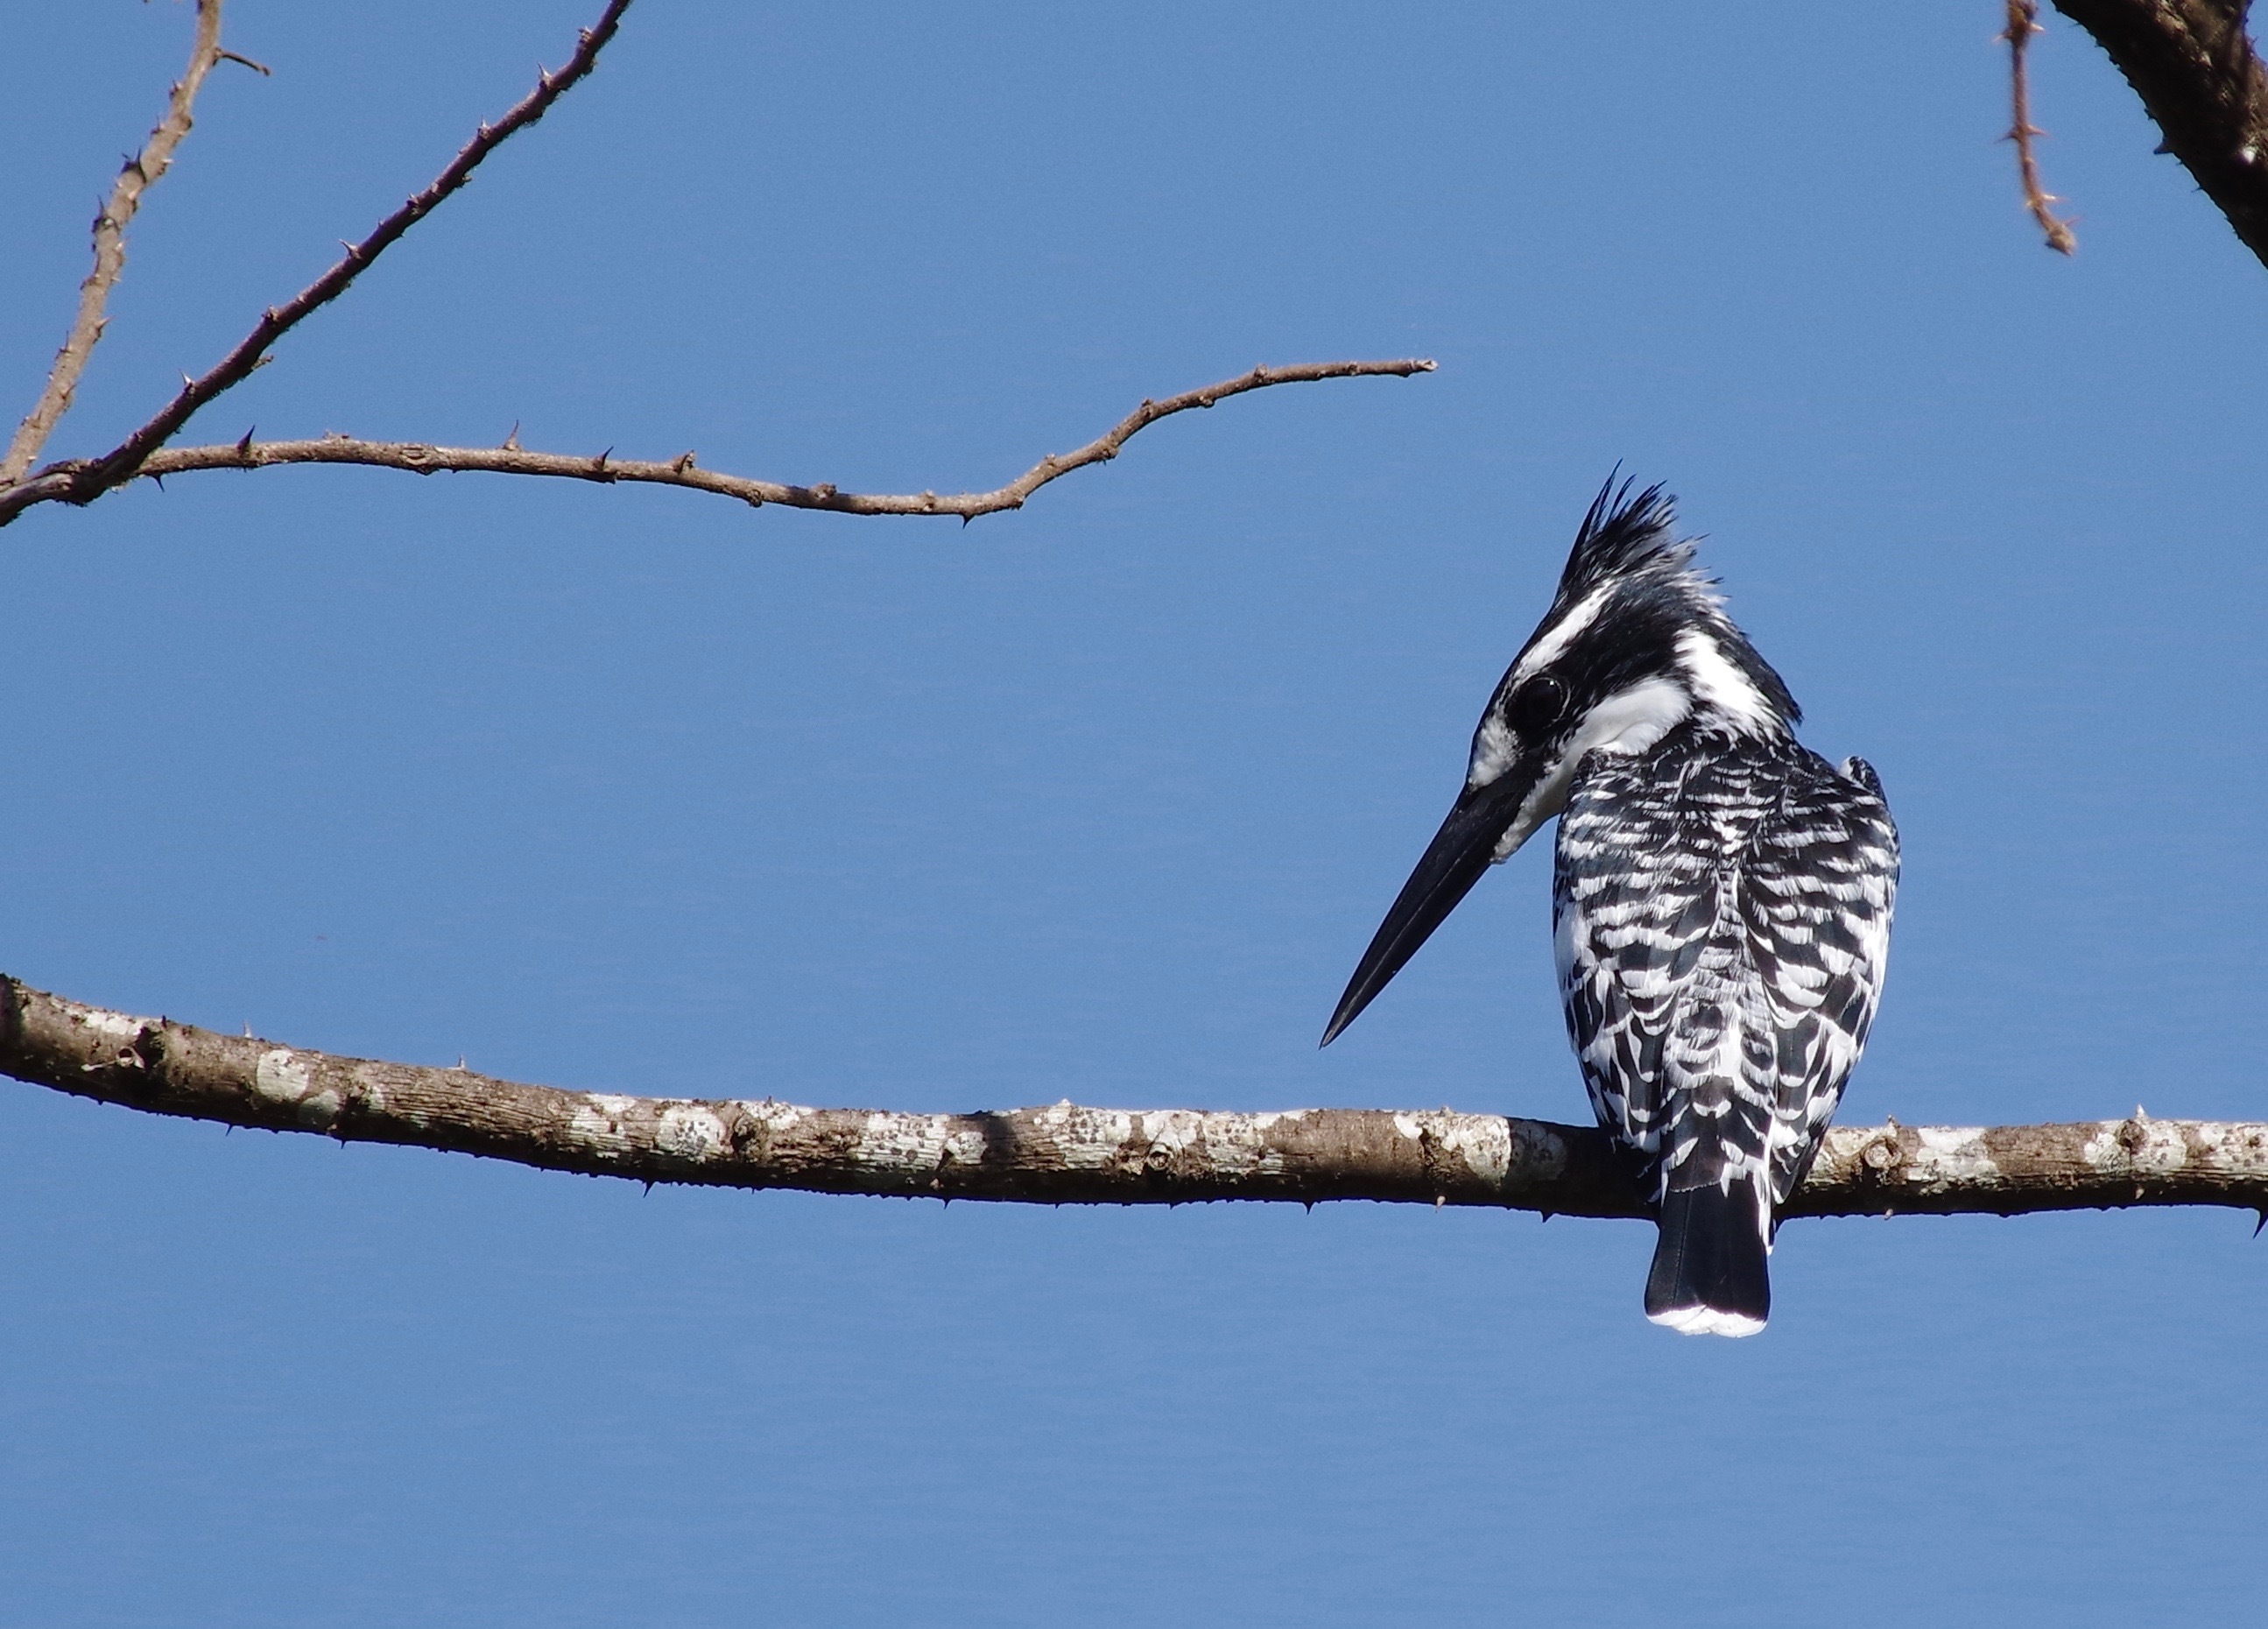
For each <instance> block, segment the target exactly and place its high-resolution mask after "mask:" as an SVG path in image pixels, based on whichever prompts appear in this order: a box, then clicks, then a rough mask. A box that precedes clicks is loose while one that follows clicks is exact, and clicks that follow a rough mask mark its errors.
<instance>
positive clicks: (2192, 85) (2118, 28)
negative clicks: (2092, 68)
mask: <svg viewBox="0 0 2268 1629" xmlns="http://www.w3.org/2000/svg"><path fill="white" fill-rule="evenodd" d="M2055 7H2056V10H2057V11H2061V12H2062V13H2063V14H2064V15H2065V16H2066V17H2068V18H2071V20H2072V21H2073V22H2074V23H2077V24H2078V25H2079V26H2080V27H2081V28H2084V29H2086V30H2087V32H2088V33H2090V34H2092V35H2093V36H2094V37H2095V43H2096V44H2097V45H2099V46H2101V47H2102V48H2103V50H2104V51H2105V52H2107V53H2108V54H2109V55H2110V60H2111V61H2112V62H2113V63H2117V67H2118V71H2119V72H2120V73H2122V74H2124V75H2125V76H2126V83H2127V84H2129V85H2132V86H2133V87H2134V92H2135V94H2136V95H2138V96H2139V97H2140V98H2141V99H2142V105H2143V106H2144V107H2147V108H2148V109H2149V111H2150V117H2151V118H2153V119H2154V120H2156V121H2157V123H2158V129H2159V130H2160V131H2161V132H2162V133H2163V135H2164V136H2165V145H2164V148H2163V149H2162V151H2167V152H2170V153H2172V154H2173V155H2174V156H2175V157H2176V158H2179V159H2180V160H2181V161H2182V163H2183V165H2184V166H2187V167H2188V169H2189V173H2191V175H2192V176H2194V177H2195V178H2196V180H2197V184H2198V186H2199V187H2201V188H2204V189H2205V195H2206V196H2207V197H2209V198H2211V199H2212V200H2213V203H2216V204H2217V205H2219V206H2220V212H2221V213H2222V214H2223V215H2224V216H2226V217H2228V224H2229V225H2231V226H2232V227H2234V228H2235V231H2236V235H2237V237H2238V238H2239V239H2240V240H2242V242H2243V244H2244V247H2247V248H2249V249H2250V250H2251V251H2252V253H2253V254H2255V255H2256V256H2257V257H2258V258H2259V261H2260V262H2261V264H2262V265H2264V266H2268V72H2264V71H2263V70H2262V68H2261V63H2260V56H2259V53H2258V52H2257V51H2256V50H2255V49H2254V48H2253V45H2252V41H2251V38H2250V35H2248V34H2247V33H2246V32H2245V21H2246V13H2247V12H2248V11H2250V0H2055Z"/></svg>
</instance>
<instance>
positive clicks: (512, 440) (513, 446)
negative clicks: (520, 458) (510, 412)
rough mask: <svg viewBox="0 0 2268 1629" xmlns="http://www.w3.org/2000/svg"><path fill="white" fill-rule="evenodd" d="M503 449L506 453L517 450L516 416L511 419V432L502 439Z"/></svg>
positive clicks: (517, 429) (517, 422)
mask: <svg viewBox="0 0 2268 1629" xmlns="http://www.w3.org/2000/svg"><path fill="white" fill-rule="evenodd" d="M503 451H504V452H507V453H517V452H519V420H518V419H516V418H515V419H513V420H512V433H511V434H509V435H507V436H506V437H504V447H503Z"/></svg>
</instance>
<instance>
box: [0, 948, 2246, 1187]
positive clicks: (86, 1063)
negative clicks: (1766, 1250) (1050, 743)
mask: <svg viewBox="0 0 2268 1629" xmlns="http://www.w3.org/2000/svg"><path fill="white" fill-rule="evenodd" d="M0 1072H4V1073H7V1074H10V1075H13V1076H15V1077H16V1078H17V1079H18V1080H27V1081H31V1082H33V1083H34V1084H36V1085H40V1086H46V1087H54V1088H55V1089H56V1090H58V1091H63V1092H69V1093H71V1094H72V1095H77V1096H80V1097H91V1098H94V1099H97V1100H98V1101H100V1102H111V1103H120V1104H123V1105H124V1106H126V1107H128V1108H131V1109H142V1110H144V1111H147V1112H149V1113H153V1114H166V1115H181V1116H187V1117H191V1118H194V1119H200V1120H216V1121H219V1122H221V1123H223V1124H228V1125H241V1126H250V1127H259V1128H263V1129H266V1130H269V1131H307V1132H313V1133H317V1134H320V1135H322V1136H327V1137H333V1138H336V1139H339V1140H340V1141H342V1142H378V1143H401V1144H408V1145H410V1146H417V1147H424V1148H436V1149H444V1150H450V1151H453V1152H456V1153H460V1154H479V1155H482V1156H484V1157H486V1158H490V1159H497V1160H509V1161H513V1162H515V1163H517V1164H520V1165H532V1166H538V1167H541V1168H547V1169H551V1170H563V1171H579V1172H582V1173H585V1175H589V1176H622V1177H629V1178H630V1179H632V1180H635V1181H641V1182H646V1183H703V1184H707V1185H711V1186H720V1187H739V1188H793V1189H801V1190H806V1191H810V1192H815V1193H859V1194H873V1195H885V1196H900V1197H909V1198H941V1199H993V1200H1010V1201H1020V1202H1024V1203H1030V1204H1053V1205H1065V1204H1072V1205H1155V1204H1178V1203H1185V1202H1189V1201H1194V1200H1201V1199H1272V1200H1291V1201H1297V1202H1300V1203H1304V1204H1309V1205H1313V1204H1314V1203H1316V1202H1318V1201H1321V1200H1325V1199H1376V1200H1387V1201H1403V1202H1411V1203H1421V1204H1435V1205H1493V1206H1498V1207H1500V1208H1508V1209H1514V1210H1528V1211H1540V1212H1542V1213H1544V1214H1545V1215H1547V1216H1548V1215H1574V1216H1643V1215H1645V1214H1646V1207H1645V1206H1644V1205H1641V1204H1640V1203H1639V1202H1638V1198H1637V1193H1636V1190H1635V1189H1634V1186H1633V1184H1632V1182H1631V1176H1630V1173H1629V1170H1628V1168H1627V1167H1626V1166H1625V1165H1624V1163H1623V1161H1622V1157H1621V1155H1620V1154H1618V1152H1617V1151H1616V1147H1615V1146H1614V1144H1613V1143H1612V1142H1611V1141H1610V1140H1609V1139H1608V1138H1607V1136H1606V1135H1605V1134H1604V1133H1603V1132H1602V1131H1599V1130H1598V1129H1597V1128H1596V1127H1594V1126H1573V1125H1557V1124H1550V1122H1547V1121H1542V1120H1521V1119H1507V1118H1506V1117H1503V1116H1501V1115H1477V1114H1457V1113H1454V1112H1452V1111H1451V1110H1449V1109H1418V1110H1410V1111H1405V1112H1398V1113H1397V1112H1394V1111H1391V1110H1386V1109H1291V1110H1287V1111H1280V1112H1273V1113H1261V1114H1233V1113H1211V1112H1203V1111H1199V1110H1195V1109H1086V1108H1079V1107H1077V1106H1075V1105H1073V1104H1071V1103H1070V1102H1061V1103H1057V1104H1055V1105H1053V1106H1052V1107H1049V1108H1043V1109H1010V1110H1005V1111H1002V1112H998V1113H985V1114H902V1113H892V1112H887V1111H880V1110H870V1109H806V1108H801V1107H798V1106H796V1105H794V1104H791V1103H782V1102H773V1101H771V1100H770V1099H769V1098H767V1099H765V1100H763V1101H762V1102H753V1101H748V1100H743V1099H730V1098H665V1097H632V1096H624V1095H615V1094H611V1093H604V1092H574V1091H564V1090H561V1089H558V1088H556V1087H542V1086H527V1085H522V1084H519V1083H518V1082H516V1081H511V1080H496V1079H493V1078H491V1077H490V1076H487V1075H482V1074H476V1073H475V1072H472V1071H470V1070H467V1069H427V1068H421V1067H418V1066H416V1065H409V1064H391V1063H379V1062H374V1061H372V1060H370V1059H366V1058H335V1057H332V1056H329V1055H328V1054H326V1053H322V1052H311V1051H307V1050H303V1049H300V1048H297V1047H287V1046H281V1045H278V1044H277V1043H275V1042H272V1041H263V1040H256V1039H254V1038H253V1037H251V1036H226V1035H220V1034H217V1033H216V1032H215V1031H212V1030H210V1029H200V1028H195V1027H194V1026H191V1025H188V1024H180V1023H176V1022H174V1021H172V1020H171V1019H163V1018H138V1017H135V1016H133V1015H131V1014H125V1013H115V1012H111V1011H107V1010H106V1009H104V1008H101V1007H93V1006H85V1005H83V1004H81V1003H79V1002H76V1001H70V1000H66V999H63V998H62V997H60V996H54V995H49V994H48V993H46V992H44V991H38V990H34V989H32V988H31V987H29V986H28V985H26V984H21V983H19V982H18V981H16V980H14V979H11V978H6V977H0ZM2128 1205H2233V1206H2239V1207H2242V1208H2246V1209H2252V1210H2257V1211H2260V1212H2262V1213H2264V1215H2268V1124H2217V1123H2214V1122H2210V1121H2201V1120H2153V1119H2149V1118H2147V1117H2145V1116H2143V1115H2142V1113H2141V1112H2140V1111H2139V1109H2138V1110H2137V1111H2136V1112H2135V1114H2134V1116H2133V1117H2132V1118H2130V1119H2125V1120H2102V1121H2083V1122H2080V1123H2078V1124H2065V1125H2021V1126H2000V1127H1992V1128H1977V1127H1957V1128H1948V1127H1934V1126H1919V1127H1917V1126H1901V1125H1898V1124H1895V1123H1893V1124H1889V1125H1884V1126H1874V1127H1845V1128H1842V1129H1838V1130H1836V1131H1830V1133H1829V1134H1828V1139H1827V1146H1826V1147H1825V1149H1824V1151H1823V1153H1822V1154H1821V1155H1820V1158H1819V1161H1818V1163H1817V1165H1816V1166H1815V1168H1813V1170H1812V1174H1811V1176H1810V1177H1809V1179H1808V1181H1806V1182H1805V1183H1804V1184H1803V1186H1802V1188H1801V1189H1800V1190H1798V1191H1797V1193H1796V1195H1795V1197H1794V1199H1793V1202H1792V1203H1791V1204H1790V1205H1788V1207H1787V1210H1786V1214H1788V1215H1791V1216H1848V1215H1877V1214H1885V1213H1929V1214H1935V1215H1949V1214H1955V1213H1994V1214H1999V1215H2004V1216H2006V1215H2013V1214H2015V1213H2021V1212H2029V1211H2062V1210H2083V1209H2092V1208H2113V1207H2124V1206H2128Z"/></svg>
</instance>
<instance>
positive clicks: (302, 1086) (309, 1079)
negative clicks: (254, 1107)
mask: <svg viewBox="0 0 2268 1629" xmlns="http://www.w3.org/2000/svg"><path fill="white" fill-rule="evenodd" d="M313 1084H314V1077H313V1074H312V1073H311V1072H309V1071H308V1068H307V1065H306V1063H305V1062H304V1061H303V1060H301V1059H300V1058H297V1057H295V1056H293V1055H292V1054H291V1052H289V1051H287V1050H284V1048H283V1047H280V1046H279V1047H277V1048H276V1050H273V1051H270V1052H262V1053H261V1055H260V1065H259V1067H258V1068H256V1069H255V1070H254V1071H253V1074H252V1087H253V1090H254V1091H256V1092H258V1093H259V1094H260V1095H261V1096H262V1097H264V1098H266V1099H268V1101H269V1102H272V1103H296V1102H298V1101H299V1100H300V1099H301V1098H303V1097H305V1096H306V1095H307V1088H308V1087H310V1086H312V1085H313ZM326 1095H328V1094H326ZM332 1103H333V1106H334V1107H336V1105H337V1099H335V1098H333V1099H332Z"/></svg>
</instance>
